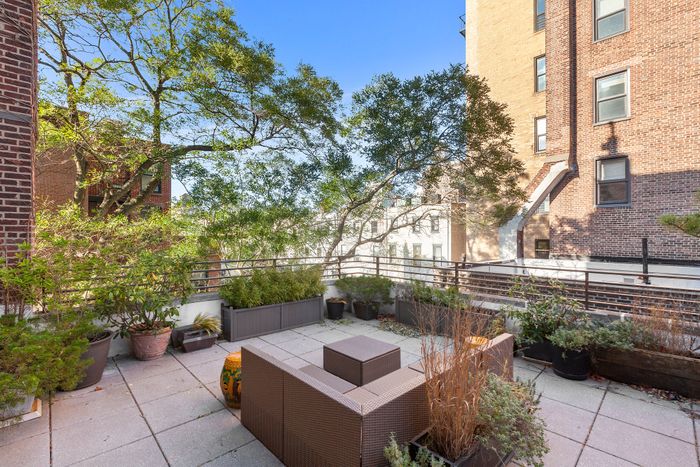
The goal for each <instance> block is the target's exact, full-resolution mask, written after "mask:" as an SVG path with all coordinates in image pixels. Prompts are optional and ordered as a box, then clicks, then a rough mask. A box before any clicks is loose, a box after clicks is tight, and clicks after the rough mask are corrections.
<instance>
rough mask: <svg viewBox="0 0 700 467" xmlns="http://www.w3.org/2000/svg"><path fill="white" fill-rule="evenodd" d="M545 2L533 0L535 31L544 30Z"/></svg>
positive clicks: (543, 0)
mask: <svg viewBox="0 0 700 467" xmlns="http://www.w3.org/2000/svg"><path fill="white" fill-rule="evenodd" d="M544 10H545V0H535V31H541V30H542V29H544V21H545V15H544V13H545V12H544Z"/></svg>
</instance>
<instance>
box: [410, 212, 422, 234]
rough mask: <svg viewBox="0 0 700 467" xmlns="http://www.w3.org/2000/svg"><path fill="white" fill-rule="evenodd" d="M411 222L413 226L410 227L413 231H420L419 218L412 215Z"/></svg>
mask: <svg viewBox="0 0 700 467" xmlns="http://www.w3.org/2000/svg"><path fill="white" fill-rule="evenodd" d="M411 222H412V223H413V227H412V230H413V232H415V233H418V232H420V220H419V219H418V218H417V217H416V216H413V217H412V218H411Z"/></svg>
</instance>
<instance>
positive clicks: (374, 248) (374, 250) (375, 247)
mask: <svg viewBox="0 0 700 467" xmlns="http://www.w3.org/2000/svg"><path fill="white" fill-rule="evenodd" d="M381 252H382V247H381V246H380V245H372V256H380V255H381ZM319 256H320V255H319Z"/></svg>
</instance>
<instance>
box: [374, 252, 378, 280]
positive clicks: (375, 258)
mask: <svg viewBox="0 0 700 467" xmlns="http://www.w3.org/2000/svg"><path fill="white" fill-rule="evenodd" d="M374 268H375V272H376V274H377V276H378V275H379V256H375V257H374Z"/></svg>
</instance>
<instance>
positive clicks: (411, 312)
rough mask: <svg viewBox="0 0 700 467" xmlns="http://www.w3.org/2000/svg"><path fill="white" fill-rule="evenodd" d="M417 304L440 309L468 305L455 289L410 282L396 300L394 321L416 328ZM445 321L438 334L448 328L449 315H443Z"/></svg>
mask: <svg viewBox="0 0 700 467" xmlns="http://www.w3.org/2000/svg"><path fill="white" fill-rule="evenodd" d="M419 304H423V305H432V306H434V307H440V308H454V309H463V308H466V307H467V305H468V304H469V300H468V299H467V298H466V297H465V296H464V295H462V294H460V293H459V291H458V290H457V289H456V288H455V287H449V288H447V289H440V288H437V287H432V286H429V285H427V284H424V283H423V282H420V281H414V282H412V283H411V284H410V285H409V286H408V287H407V288H405V289H404V290H403V291H402V293H400V294H399V296H398V297H397V299H396V312H395V313H396V321H398V322H399V323H403V324H406V325H409V326H418V325H419V324H420V322H421V317H420V316H419V315H418V313H419V311H420V309H422V307H421V306H419ZM443 316H444V318H445V320H444V322H442V323H439V324H440V325H439V327H438V332H439V333H441V334H442V333H444V332H446V331H447V328H448V327H449V315H448V314H443Z"/></svg>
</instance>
